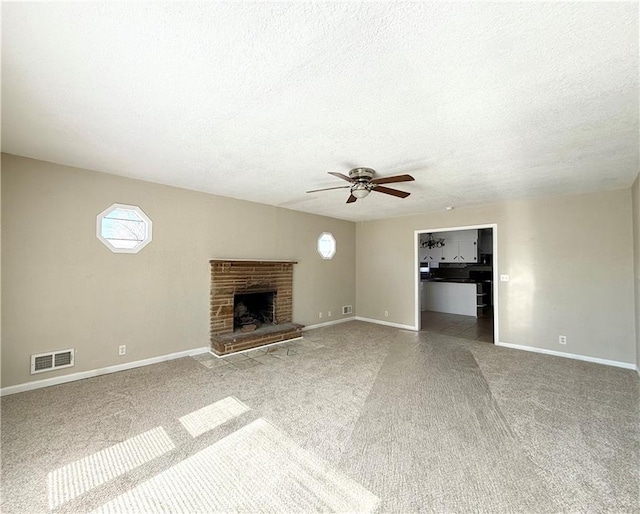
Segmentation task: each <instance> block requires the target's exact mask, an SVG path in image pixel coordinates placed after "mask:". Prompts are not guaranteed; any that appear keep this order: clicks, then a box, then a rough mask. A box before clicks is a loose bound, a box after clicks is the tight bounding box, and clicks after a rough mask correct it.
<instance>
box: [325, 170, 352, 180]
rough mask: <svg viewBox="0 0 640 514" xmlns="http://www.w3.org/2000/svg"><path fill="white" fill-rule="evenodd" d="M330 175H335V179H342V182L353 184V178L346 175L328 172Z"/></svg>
mask: <svg viewBox="0 0 640 514" xmlns="http://www.w3.org/2000/svg"><path fill="white" fill-rule="evenodd" d="M327 173H328V174H329V175H333V176H334V177H338V178H341V179H342V180H346V181H347V182H353V179H352V178H349V177H347V176H346V175H345V174H343V173H338V172H336V171H328V172H327Z"/></svg>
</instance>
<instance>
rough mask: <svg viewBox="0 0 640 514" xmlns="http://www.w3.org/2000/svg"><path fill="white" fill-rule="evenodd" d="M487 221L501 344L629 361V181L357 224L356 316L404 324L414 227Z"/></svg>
mask: <svg viewBox="0 0 640 514" xmlns="http://www.w3.org/2000/svg"><path fill="white" fill-rule="evenodd" d="M490 223H497V225H498V230H497V236H498V245H499V251H498V258H499V273H501V274H509V275H510V281H509V282H508V283H496V284H494V285H496V286H497V289H498V298H499V319H500V325H499V328H500V341H501V342H504V343H511V344H517V345H524V346H532V347H536V348H542V349H549V350H555V351H561V352H566V353H573V354H580V355H584V356H589V357H596V358H601V359H609V360H614V361H621V362H625V363H634V362H635V359H636V355H635V335H634V334H635V327H634V287H633V279H632V278H633V243H632V241H633V235H632V209H631V191H630V190H629V189H627V190H620V191H612V192H605V193H598V194H588V195H577V196H567V197H560V198H551V199H544V200H536V201H527V202H510V203H504V204H494V205H487V206H483V207H478V208H470V209H456V210H453V211H448V212H441V213H431V214H424V215H420V216H410V217H402V218H393V219H386V220H380V221H373V222H365V223H361V224H360V223H359V224H358V225H357V228H356V238H357V245H356V252H357V255H358V264H357V267H356V270H357V271H356V284H357V286H356V291H357V294H356V300H357V314H358V316H361V317H365V318H373V319H378V320H383V321H390V322H394V323H399V324H403V325H410V326H412V325H414V322H415V303H414V291H415V289H414V287H415V281H414V230H426V229H437V228H447V227H461V226H469V225H482V224H490ZM364 256H366V258H365V257H364ZM385 310H387V311H389V317H388V318H385V317H384V311H385ZM560 334H563V335H566V336H567V338H568V344H567V345H559V344H558V342H557V341H558V335H560Z"/></svg>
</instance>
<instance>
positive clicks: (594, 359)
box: [496, 342, 638, 370]
mask: <svg viewBox="0 0 640 514" xmlns="http://www.w3.org/2000/svg"><path fill="white" fill-rule="evenodd" d="M496 346H504V347H506V348H513V349H515V350H524V351H526V352H534V353H544V354H545V355H555V356H556V357H565V358H567V359H575V360H579V361H586V362H595V363H596V364H605V365H607V366H615V367H616V368H625V369H633V370H637V369H638V368H637V367H636V365H635V364H634V363H632V362H621V361H612V360H609V359H600V358H599V357H589V356H587V355H579V354H577V353H566V352H557V351H556V350H547V349H546V348H536V347H535V346H524V345H521V344H512V343H500V342H498V343H496Z"/></svg>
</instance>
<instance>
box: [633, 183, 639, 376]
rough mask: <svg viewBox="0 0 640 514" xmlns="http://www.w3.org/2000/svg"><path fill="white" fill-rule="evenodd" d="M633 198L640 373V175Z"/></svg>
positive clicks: (637, 346) (637, 353)
mask: <svg viewBox="0 0 640 514" xmlns="http://www.w3.org/2000/svg"><path fill="white" fill-rule="evenodd" d="M631 194H632V198H633V256H634V259H633V261H634V267H635V281H634V283H635V294H636V303H635V319H636V366H637V369H638V373H640V174H639V175H638V177H637V178H636V181H635V182H634V183H633V187H632V188H631Z"/></svg>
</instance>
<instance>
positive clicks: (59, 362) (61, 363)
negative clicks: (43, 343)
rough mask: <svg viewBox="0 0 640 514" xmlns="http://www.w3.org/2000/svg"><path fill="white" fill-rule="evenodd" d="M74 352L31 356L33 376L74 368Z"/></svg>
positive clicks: (65, 351) (61, 351)
mask: <svg viewBox="0 0 640 514" xmlns="http://www.w3.org/2000/svg"><path fill="white" fill-rule="evenodd" d="M73 361H74V350H73V348H71V349H69V350H60V351H58V352H47V353H39V354H36V355H32V356H31V374H32V375H33V374H34V373H42V372H44V371H52V370H54V369H60V368H69V367H71V366H73Z"/></svg>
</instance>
